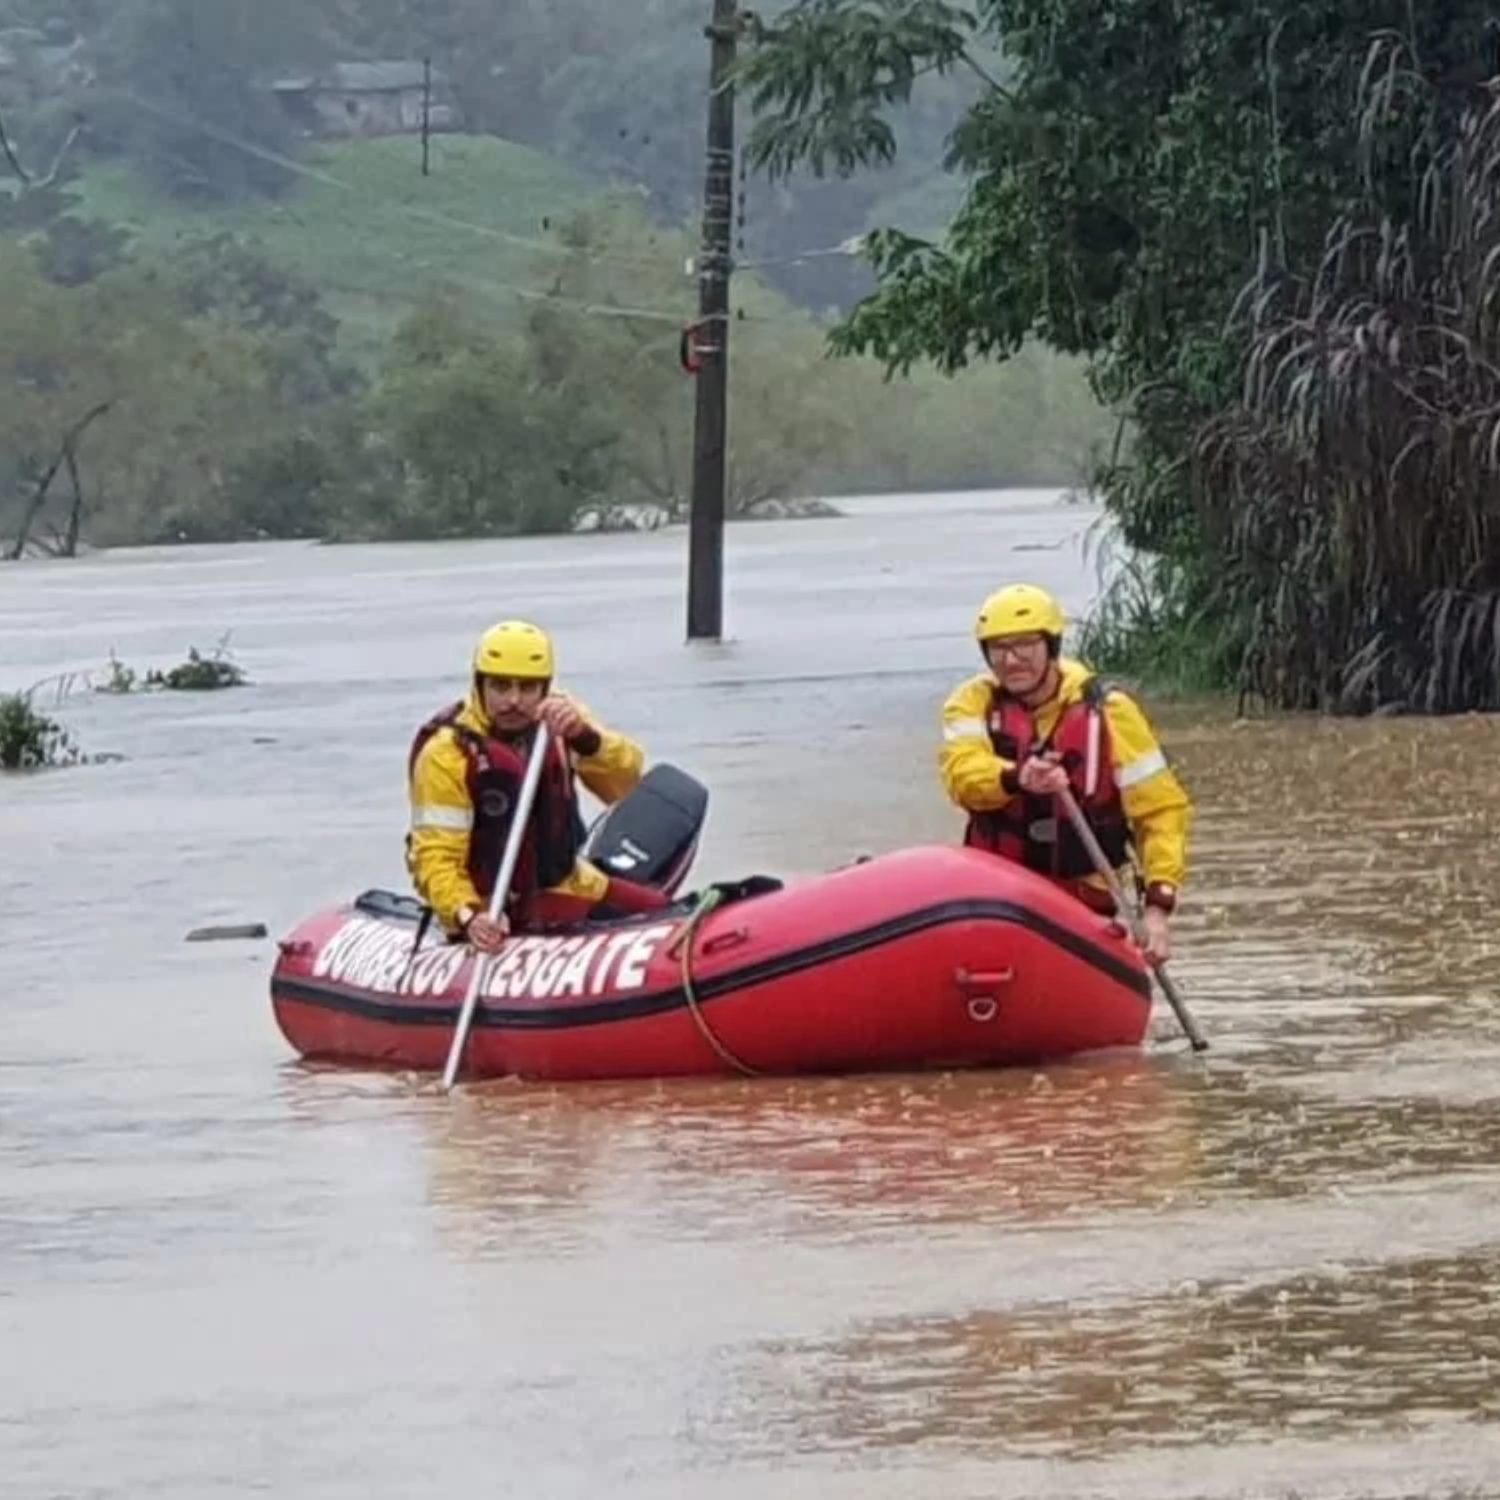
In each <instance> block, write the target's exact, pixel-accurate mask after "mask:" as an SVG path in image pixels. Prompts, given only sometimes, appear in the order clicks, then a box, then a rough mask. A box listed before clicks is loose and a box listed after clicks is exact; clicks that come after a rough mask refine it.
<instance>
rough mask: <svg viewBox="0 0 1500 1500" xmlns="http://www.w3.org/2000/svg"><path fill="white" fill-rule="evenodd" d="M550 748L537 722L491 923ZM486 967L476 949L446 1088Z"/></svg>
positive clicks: (492, 900)
mask: <svg viewBox="0 0 1500 1500" xmlns="http://www.w3.org/2000/svg"><path fill="white" fill-rule="evenodd" d="M547 748H548V741H547V726H546V725H545V724H538V725H537V727H536V737H535V738H534V739H533V740H532V742H531V758H530V759H529V760H528V761H527V762H526V775H525V776H524V777H523V778H522V780H521V794H520V796H519V797H518V798H517V799H516V809H515V814H514V816H513V817H512V818H511V820H510V829H509V831H508V832H507V834H506V836H505V853H504V855H503V856H502V857H501V860H500V873H499V874H498V875H497V876H496V877H495V889H494V890H492V891H491V892H490V906H489V918H490V921H492V922H493V921H494V920H495V919H496V918H497V917H498V916H499V915H500V913H501V912H502V911H503V910H504V909H505V898H506V897H507V896H508V895H509V894H510V883H511V881H512V880H513V879H515V874H516V862H517V861H518V860H519V859H520V857H521V841H522V840H523V839H524V838H525V837H526V825H527V824H528V823H529V822H530V821H531V809H532V806H533V804H534V803H535V802H536V789H537V786H538V784H539V783H540V782H541V779H542V767H543V766H544V765H545V764H546V761H547ZM486 967H487V966H486V964H485V961H484V955H483V954H482V953H479V952H477V951H476V953H475V954H474V972H473V973H472V974H470V975H469V992H468V994H467V995H465V996H464V1006H463V1009H462V1010H461V1011H460V1012H459V1014H458V1026H457V1028H456V1029H455V1031H454V1033H453V1044H452V1046H450V1047H449V1049H448V1065H447V1067H446V1068H444V1069H443V1087H444V1088H445V1089H451V1088H452V1087H453V1081H454V1079H456V1078H457V1077H458V1066H459V1063H460V1062H461V1061H462V1060H463V1055H464V1043H465V1042H466V1041H467V1040H468V1036H469V1028H470V1026H472V1025H473V1022H474V1011H475V1008H476V1007H477V1006H478V1004H479V984H480V980H481V979H482V978H483V977H484V973H485V969H486Z"/></svg>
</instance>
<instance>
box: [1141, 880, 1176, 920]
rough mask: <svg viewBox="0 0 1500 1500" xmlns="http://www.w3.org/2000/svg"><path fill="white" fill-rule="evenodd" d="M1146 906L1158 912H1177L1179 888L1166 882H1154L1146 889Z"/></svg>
mask: <svg viewBox="0 0 1500 1500" xmlns="http://www.w3.org/2000/svg"><path fill="white" fill-rule="evenodd" d="M1146 905H1147V906H1154V907H1156V908H1157V910H1158V911H1164V912H1167V913H1169V914H1170V913H1171V912H1174V911H1176V910H1177V888H1176V887H1175V886H1172V885H1169V884H1168V883H1167V882H1166V881H1165V880H1153V881H1152V882H1151V884H1150V885H1148V886H1147V887H1146Z"/></svg>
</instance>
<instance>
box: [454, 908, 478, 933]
mask: <svg viewBox="0 0 1500 1500" xmlns="http://www.w3.org/2000/svg"><path fill="white" fill-rule="evenodd" d="M478 915H479V913H478V912H477V911H475V910H474V908H473V907H472V906H460V907H459V909H458V910H457V911H456V912H455V913H454V916H455V917H456V919H457V921H458V930H459V931H460V932H467V931H468V930H469V923H470V922H472V921H473V920H474V918H475V917H477V916H478Z"/></svg>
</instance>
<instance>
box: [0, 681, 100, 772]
mask: <svg viewBox="0 0 1500 1500" xmlns="http://www.w3.org/2000/svg"><path fill="white" fill-rule="evenodd" d="M82 759H83V756H82V754H81V753H80V751H79V749H78V747H77V745H76V744H74V742H73V737H72V736H71V735H70V734H69V733H68V731H67V730H66V729H64V728H63V727H62V725H61V724H59V723H57V722H56V721H55V720H53V719H49V718H48V717H47V716H46V715H45V714H43V713H39V712H38V711H37V709H36V707H35V706H34V705H33V703H32V701H31V694H30V693H5V694H0V770H4V771H36V770H40V769H41V768H43V767H44V766H71V765H77V764H78V762H79V761H81V760H82Z"/></svg>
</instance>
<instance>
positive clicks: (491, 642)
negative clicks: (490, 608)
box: [474, 620, 552, 680]
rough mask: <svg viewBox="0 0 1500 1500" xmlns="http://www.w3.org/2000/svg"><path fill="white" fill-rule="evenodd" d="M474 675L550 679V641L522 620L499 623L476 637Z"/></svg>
mask: <svg viewBox="0 0 1500 1500" xmlns="http://www.w3.org/2000/svg"><path fill="white" fill-rule="evenodd" d="M474 671H475V672H476V673H477V674H478V675H479V676H481V677H515V678H518V679H519V678H531V679H534V680H541V679H547V678H550V677H551V676H552V640H551V638H550V637H549V636H548V634H547V632H546V631H545V630H541V629H539V628H538V627H537V626H535V625H532V624H530V623H529V622H527V621H526V620H502V621H501V622H500V623H499V624H498V625H491V626H490V628H489V629H488V630H486V631H485V633H484V634H483V635H482V636H480V637H479V644H478V645H477V646H476V647H475V648H474Z"/></svg>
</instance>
